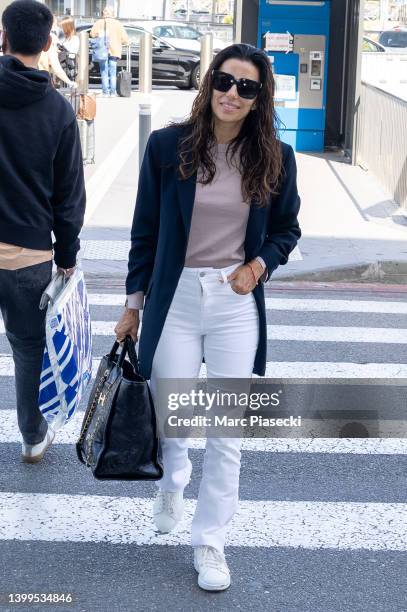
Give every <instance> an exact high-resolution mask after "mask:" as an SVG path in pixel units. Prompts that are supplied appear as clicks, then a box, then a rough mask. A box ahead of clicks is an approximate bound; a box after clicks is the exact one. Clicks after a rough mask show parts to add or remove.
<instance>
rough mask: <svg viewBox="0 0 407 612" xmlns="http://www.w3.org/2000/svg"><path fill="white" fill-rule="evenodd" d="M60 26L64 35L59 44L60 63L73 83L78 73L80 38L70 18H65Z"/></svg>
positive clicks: (73, 21)
mask: <svg viewBox="0 0 407 612" xmlns="http://www.w3.org/2000/svg"><path fill="white" fill-rule="evenodd" d="M60 26H61V28H62V31H63V33H64V38H63V40H62V41H61V42H60V43H59V44H58V49H59V54H58V59H59V63H60V64H61V66H62V68H63V70H64V71H65V73H66V74H67V75H68V77H69V78H70V79H71V81H75V79H76V77H77V73H78V53H79V36H78V35H77V33H76V28H75V20H74V19H73V18H72V17H70V16H66V17H63V18H62V19H61V21H60Z"/></svg>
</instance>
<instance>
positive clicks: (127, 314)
mask: <svg viewBox="0 0 407 612" xmlns="http://www.w3.org/2000/svg"><path fill="white" fill-rule="evenodd" d="M139 325H140V315H139V311H138V310H135V309H133V308H126V309H125V311H124V312H123V314H122V316H121V317H120V319H119V322H118V323H117V325H116V327H115V328H114V332H115V334H116V337H117V340H118V341H119V342H123V340H124V339H125V337H126V336H131V337H132V338H133V342H137V340H138V328H139Z"/></svg>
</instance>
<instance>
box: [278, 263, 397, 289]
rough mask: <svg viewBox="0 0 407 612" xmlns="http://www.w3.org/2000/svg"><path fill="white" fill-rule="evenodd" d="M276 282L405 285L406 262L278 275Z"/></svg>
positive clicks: (367, 264)
mask: <svg viewBox="0 0 407 612" xmlns="http://www.w3.org/2000/svg"><path fill="white" fill-rule="evenodd" d="M276 281H277V282H280V281H281V282H286V281H289V282H293V281H313V282H348V283H382V284H384V285H386V284H391V285H407V261H375V262H371V263H364V264H358V265H350V266H340V267H335V268H328V269H326V268H324V269H321V270H315V271H313V272H295V273H291V274H284V275H281V276H280V275H278V277H277V278H276Z"/></svg>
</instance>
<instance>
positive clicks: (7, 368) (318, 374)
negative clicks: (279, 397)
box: [0, 354, 407, 379]
mask: <svg viewBox="0 0 407 612" xmlns="http://www.w3.org/2000/svg"><path fill="white" fill-rule="evenodd" d="M99 363H100V358H95V359H93V361H92V372H93V376H94V375H95V373H96V371H97V369H98V367H99ZM205 375H206V367H205V365H202V367H201V370H200V374H199V376H200V377H204V376H205ZM0 376H6V377H12V376H14V364H13V359H12V357H11V355H4V354H3V355H0ZM265 376H266V377H268V378H304V379H305V378H399V379H406V378H407V364H405V363H401V364H400V363H350V362H347V361H345V362H338V363H336V362H331V361H268V362H267V364H266V374H265ZM254 377H256V375H254Z"/></svg>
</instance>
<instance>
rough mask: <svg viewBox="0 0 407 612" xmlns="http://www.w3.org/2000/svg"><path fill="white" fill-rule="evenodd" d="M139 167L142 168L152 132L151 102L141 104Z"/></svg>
mask: <svg viewBox="0 0 407 612" xmlns="http://www.w3.org/2000/svg"><path fill="white" fill-rule="evenodd" d="M138 125H139V128H138V139H139V140H138V167H139V170H140V168H141V164H142V162H143V157H144V152H145V150H146V146H147V141H148V139H149V136H150V134H151V104H139V123H138Z"/></svg>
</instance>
